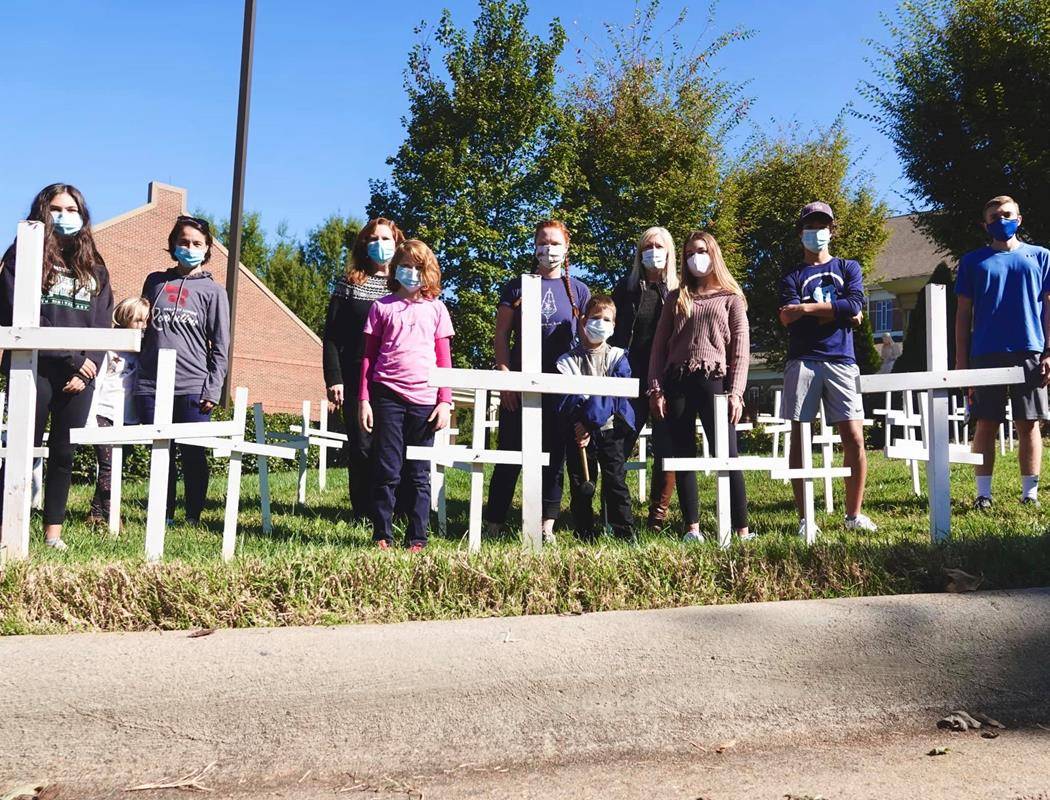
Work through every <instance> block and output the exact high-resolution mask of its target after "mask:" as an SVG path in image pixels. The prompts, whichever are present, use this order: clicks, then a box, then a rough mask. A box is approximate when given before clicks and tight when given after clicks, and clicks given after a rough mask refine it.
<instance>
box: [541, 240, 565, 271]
mask: <svg viewBox="0 0 1050 800" xmlns="http://www.w3.org/2000/svg"><path fill="white" fill-rule="evenodd" d="M567 249H568V248H567V247H566V246H565V245H563V244H538V245H536V260H537V261H538V262H540V266H541V267H545V268H546V269H555V268H556V267H560V266H561V265H562V264H563V263H565V251H566V250H567Z"/></svg>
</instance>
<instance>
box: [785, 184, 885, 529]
mask: <svg viewBox="0 0 1050 800" xmlns="http://www.w3.org/2000/svg"><path fill="white" fill-rule="evenodd" d="M795 232H796V233H797V234H798V236H799V238H800V239H801V241H802V253H803V263H802V264H800V265H799V266H796V267H792V268H790V269H787V270H785V271H784V273H783V274H782V275H781V278H780V302H781V307H780V312H779V317H780V322H781V324H782V325H784V326H786V327H787V330H788V354H787V356H788V360H787V364H786V365H785V367H784V395H783V400H782V404H781V409H780V415H781V417H783V418H784V419H790V420H792V421H793V422H794V423H795V424H794V425H793V426H792V432H791V466H792V467H794V468H797V467H801V466H802V452H801V434H800V430H801V428H800V426H799V423H802V422H812V421H813V418H814V417H815V416H816V415H817V411H818V410H819V408H820V403H821V400H823V402H824V411H825V413H826V414H827V417H826V418H825V420H826V422H828V423H830V424H832V425H834V426H835V427H836V429H837V431H838V434H839V436H841V437H842V451H843V464H844V466H847V467H849V468H850V469H851V470H852V472H851V474H850V476H849V477H848V478H846V479H845V483H846V529H847V530H858V531H869V532H871V531H876V530H878V528H877V526H876V525H875V523H874V522H872V520H871V519H870V518H869V517H868V516H867V515H866V514H864V513H863V512H862V511H861V508H862V506H863V504H864V484H865V482H866V480H867V474H868V460H867V454H866V453H865V451H864V427H863V424H864V423H863V420H864V404H863V402H862V401H861V395H860V392H859V391H858V389H857V378H858V377H859V376H860V369H859V368H858V366H857V359H856V356H855V355H854V352H853V329H854V328H856V327H857V326H858V325H860V322H861V319H862V312H861V309H862V308H863V307H864V279H863V276H862V274H861V269H860V264H858V263H857V262H856V261H850V260H847V259H844V258H835V257H833V256H832V255H831V253H830V251H829V246H830V243H831V241H832V239H833V238H834V235H835V215H834V214H833V213H832V211H831V206H829V205H828V204H827V203H822V202H814V203H809V204H808V205H807V206H805V207H804V208H803V209H802V211H801V212H800V213H799V217H798V222H797V224H796V226H795ZM791 483H792V489H793V491H794V494H795V507H796V509H797V510H798V515H799V528H798V531H799V535H800V536H804V535H805V519H803V513H804V511H803V509H804V504H803V496H802V491H803V487H802V481H801V480H793V481H792V482H791Z"/></svg>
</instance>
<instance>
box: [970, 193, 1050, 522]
mask: <svg viewBox="0 0 1050 800" xmlns="http://www.w3.org/2000/svg"><path fill="white" fill-rule="evenodd" d="M982 223H983V228H984V230H985V231H987V233H988V235H989V236H990V237H991V239H992V243H991V244H990V245H988V246H987V247H982V248H980V249H979V250H974V251H972V252H970V253H967V254H966V255H964V256H963V257H962V259H961V260H960V261H959V274H958V277H957V278H956V281H955V293H956V294H957V295H958V298H959V305H958V312H957V314H956V317H955V347H956V350H955V352H956V356H955V368H956V369H967V368H968V367H969V368H974V369H981V368H989V367H1014V366H1020V367H1024V371H1025V382H1024V383H1023V384H1014V385H1012V386H979V387H977V388H975V389H974V390H973V395H972V405H971V408H970V415H971V417H973V418H974V419H975V420H976V429H975V431H974V436H973V451H974V452H975V453H980V454H981V455H983V456H984V464H982V465H981V466H977V467H975V468H974V472H975V473H976V478H977V499H976V500H975V501H974V508H976V509H981V510H984V509H988V508H991V506H992V470H993V468H994V466H995V439H996V433H997V432H998V428H999V425H1000V424H1002V422H1003V421H1004V420H1005V418H1006V401H1007V394H1009V398H1010V402H1011V404H1012V406H1013V412H1014V424H1015V425H1016V426H1017V432H1018V438H1019V440H1020V453H1019V456H1020V458H1019V466H1020V468H1021V502H1022V503H1024V504H1038V502H1039V494H1038V492H1039V466H1040V464H1041V463H1042V459H1043V440H1042V436H1041V435H1040V430H1039V420H1044V419H1050V409H1048V406H1047V395H1046V385H1047V380H1048V378H1050V349H1048V348H1047V344H1048V342H1050V336H1048V330H1050V329H1048V323H1047V320H1046V319H1045V318H1044V314H1043V311H1044V307H1045V302H1046V300H1047V295H1048V294H1050V251H1048V250H1047V249H1046V248H1043V247H1036V246H1035V245H1031V244H1026V243H1025V242H1022V241H1021V240H1020V239H1018V238H1017V229H1018V227H1020V225H1021V208H1020V206H1019V205H1018V204H1017V202H1016V201H1014V200H1013V198H1011V197H1008V196H1006V195H1000V196H999V197H993V198H992V199H991V200H989V201H988V202H987V203H985V205H984V215H983V219H982Z"/></svg>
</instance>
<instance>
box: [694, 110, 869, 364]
mask: <svg viewBox="0 0 1050 800" xmlns="http://www.w3.org/2000/svg"><path fill="white" fill-rule="evenodd" d="M848 144H849V143H848V141H847V138H846V135H845V133H844V132H843V131H842V130H841V129H840V128H838V127H836V128H833V129H832V130H831V131H828V132H826V133H820V134H817V135H815V136H813V137H809V138H804V137H798V136H797V135H796V136H795V137H793V138H789V139H776V140H770V139H766V138H759V139H757V140H756V141H753V142H752V143H751V145H750V147H749V150H748V152H747V153H746V154H745V155H744V156H743V158H742V159H741V161H740V163H739V164H738V165H736V166H735V167H734V169H733V170H731V171H730V173H729V174H728V175H727V176H726V180H725V182H724V184H723V187H722V191H721V193H720V194H719V203H718V209H717V212H716V217H715V221H714V224H713V226H712V229H713V231H714V233H715V236H716V237H717V238H718V240H719V243H720V244H721V245H722V248H723V251H724V253H725V254H726V261H727V264H728V265H729V266H730V269H732V270H733V272H734V273H735V274H736V275H737V277H738V279H739V280H740V283H741V286H742V287H743V289H744V293H745V294H746V295H747V300H748V317H749V319H750V322H751V346H752V348H753V349H754V350H760V351H763V352H765V353H766V354H767V357H768V358H769V360H770V363H771V364H773V365H780V364H782V363H783V361H784V357H785V354H786V350H787V333H786V330H785V329H784V327H783V326H782V325H781V324H780V322H779V320H778V318H777V310H778V308H779V307H780V275H781V273H782V272H783V270H784V269H786V268H789V267H794V266H795V265H797V264H799V263H801V259H802V246H801V244H800V242H799V237H798V235H797V234H796V233H795V223H796V221H797V219H798V212H799V210H800V209H801V208H802V206H804V205H805V204H806V203H808V202H810V201H812V200H817V199H819V200H824V201H825V202H827V203H829V204H830V205H831V207H832V209H833V210H834V212H835V218H836V220H837V224H838V230H837V233H836V235H835V238H834V239H833V240H832V244H831V251H832V253H833V254H835V255H839V256H842V257H843V258H851V259H855V260H857V261H859V262H860V265H861V267H862V268H863V269H864V270H865V271H867V270H869V269H870V268H871V267H872V265H873V264H874V262H875V257H876V256H877V255H878V253H879V250H880V249H881V248H882V245H883V244H884V243H885V241H886V230H885V227H884V222H883V221H884V219H885V217H886V213H887V209H886V207H885V205H884V204H882V203H878V202H876V201H875V199H874V195H873V192H872V189H871V188H870V186H868V184H867V183H866V182H864V181H863V180H859V179H856V178H853V177H851V176H850V174H849V153H848Z"/></svg>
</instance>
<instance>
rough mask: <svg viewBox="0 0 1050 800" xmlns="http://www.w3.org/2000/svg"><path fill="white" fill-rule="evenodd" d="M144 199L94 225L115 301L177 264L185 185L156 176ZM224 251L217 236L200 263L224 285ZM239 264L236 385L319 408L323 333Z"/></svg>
mask: <svg viewBox="0 0 1050 800" xmlns="http://www.w3.org/2000/svg"><path fill="white" fill-rule="evenodd" d="M147 198H148V202H147V203H146V205H144V206H139V207H138V208H136V209H133V210H131V211H128V212H127V213H124V214H121V215H120V216H117V217H114V218H113V219H109V220H106V221H105V222H102V223H99V224H97V225H95V226H94V233H95V242H96V243H97V244H98V249H99V251H100V252H101V253H102V257H103V258H104V259H105V260H106V266H108V267H109V272H110V277H111V280H112V282H113V297H114V300H115V302H120V301H121V300H123V299H124V298H125V297H131V296H137V295H138V294H139V292H140V291H141V290H142V281H143V280H144V279H145V277H146V275H148V274H149V273H150V272H155V271H157V270H165V269H168V268H169V267H171V266H172V265H173V264H174V262H173V261H172V260H171V257H170V256H169V255H168V252H167V246H168V232H169V231H170V230H171V226H172V225H173V224H174V223H175V218H176V217H177V216H178V215H179V214H185V213H187V212H186V190H185V189H180V188H178V187H175V186H167V185H166V184H163V183H158V182H156V181H153V182H151V183H150V184H149V191H148V195H147ZM227 255H228V254H227V252H226V248H225V247H223V246H222V245H221V244H219V243H218V242H216V243H215V245H214V246H213V247H212V254H211V260H210V261H209V262H208V264H207V266H206V267H205V269H207V270H208V271H210V272H211V273H212V276H213V277H214V278H215V280H216V282H218V283H220V284H222V285H224V286H225V285H226V268H227ZM239 266H240V279H239V282H238V285H237V291H238V299H237V321H236V331H235V334H234V343H233V358H232V369H233V385H234V386H247V387H248V399H249V402H253V403H254V402H260V401H261V402H262V403H263V405H264V408H265V409H266V411H267V412H275V411H281V412H292V413H296V412H299V411H300V410H301V409H302V401H303V400H313V401H314V402H313V407H314V408H317V401H318V400H320V399H321V398H322V397H323V396H324V390H325V387H324V376H323V373H322V369H321V340H320V339H319V338H318V337H317V335H316V334H315V333H314V332H313V331H312V330H310V329H309V328H308V327H307V326H306V325H305V324H304V323H303V322H302V321H301V320H300V319H299V318H298V317H297V316H295V314H293V313H292V312H291V310H289V308H288V307H287V306H286V305H285V304H284V303H282V302H281V301H280V300H279V299H278V298H277V297H276V296H275V295H274V294H273V293H272V292H271V291H270V290H269V289H267V288H266V285H265V284H264V283H263V282H262V281H261V280H260V279H259V277H258V276H257V275H255V274H254V273H252V272H251V270H249V269H247V268H246V267H245V266H244V265H243V264H241V265H239Z"/></svg>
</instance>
